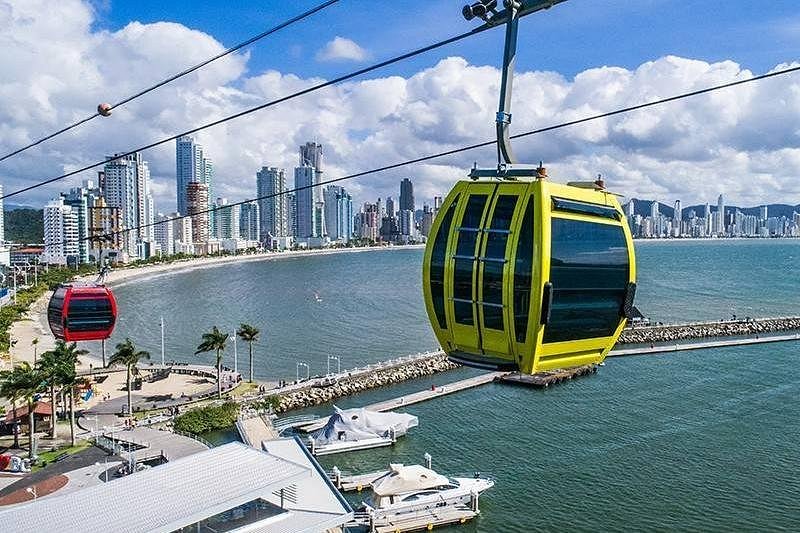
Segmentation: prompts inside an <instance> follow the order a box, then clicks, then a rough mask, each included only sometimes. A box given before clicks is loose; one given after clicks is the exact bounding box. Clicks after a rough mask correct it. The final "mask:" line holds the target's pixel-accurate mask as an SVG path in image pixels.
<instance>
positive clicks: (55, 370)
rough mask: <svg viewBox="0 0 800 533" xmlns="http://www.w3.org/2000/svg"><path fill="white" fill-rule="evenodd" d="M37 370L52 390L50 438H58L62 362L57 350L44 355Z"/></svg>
mask: <svg viewBox="0 0 800 533" xmlns="http://www.w3.org/2000/svg"><path fill="white" fill-rule="evenodd" d="M36 368H38V369H39V371H40V372H41V373H42V375H43V376H44V379H45V381H46V382H47V386H48V387H49V388H50V406H51V410H52V411H53V416H52V417H51V418H50V438H51V439H55V438H56V407H57V406H56V387H57V386H60V385H61V374H62V373H63V369H62V368H61V361H60V360H59V359H58V354H57V352H56V351H55V350H49V351H47V352H43V353H42V357H40V358H39V360H38V361H37V362H36Z"/></svg>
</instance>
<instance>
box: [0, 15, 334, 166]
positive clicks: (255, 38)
mask: <svg viewBox="0 0 800 533" xmlns="http://www.w3.org/2000/svg"><path fill="white" fill-rule="evenodd" d="M338 1H339V0H327V1H326V2H323V3H321V4H319V5H318V6H316V7H313V8H311V9H309V10H308V11H306V12H305V13H301V14H299V15H297V16H295V17H292V18H290V19H289V20H286V21H284V22H281V23H280V24H278V25H277V26H275V27H273V28H270V29H268V30H266V31H264V32H261V33H259V34H258V35H254V36H253V37H251V38H249V39H247V40H246V41H244V42H241V43H239V44H237V45H236V46H232V47H231V48H228V49H226V50H224V51H222V52H220V53H219V54H217V55H215V56H214V57H210V58H208V59H206V60H205V61H203V62H201V63H198V64H196V65H194V66H192V67H189V68H187V69H186V70H183V71H181V72H178V73H177V74H174V75H172V76H170V77H169V78H166V79H164V80H162V81H160V82H158V83H156V84H155V85H151V86H150V87H147V88H146V89H142V90H141V91H139V92H137V93H135V94H132V95H130V96H128V97H126V98H123V99H122V100H120V101H119V102H117V103H115V104H105V105H103V104H101V105H102V113H101V109H100V106H98V110H97V112H96V113H94V114H92V115H89V116H88V117H86V118H83V119H81V120H79V121H77V122H75V123H73V124H70V125H69V126H65V127H63V128H61V129H60V130H58V131H55V132H53V133H51V134H49V135H46V136H45V137H42V138H41V139H39V140H37V141H34V142H32V143H30V144H28V145H26V146H23V147H22V148H18V149H16V150H14V151H13V152H9V153H7V154H5V155H4V156H2V157H0V161H4V160H6V159H8V158H9V157H12V156H15V155H17V154H19V153H21V152H24V151H25V150H27V149H28V148H33V147H34V146H36V145H38V144H41V143H43V142H45V141H47V140H49V139H52V138H53V137H57V136H58V135H61V134H62V133H66V132H68V131H69V130H71V129H74V128H77V127H78V126H80V125H81V124H85V123H87V122H89V121H90V120H92V119H94V118H97V117H99V116H106V115H108V114H111V111H112V110H113V109H115V108H117V107H120V106H122V105H125V104H127V103H128V102H131V101H133V100H136V99H137V98H139V97H141V96H144V95H145V94H147V93H149V92H151V91H154V90H156V89H158V88H159V87H163V86H164V85H166V84H168V83H171V82H173V81H175V80H177V79H179V78H182V77H183V76H186V75H187V74H191V73H192V72H194V71H196V70H198V69H200V68H203V67H204V66H206V65H208V64H209V63H212V62H214V61H216V60H217V59H220V58H223V57H225V56H227V55H229V54H232V53H233V52H235V51H237V50H240V49H242V48H244V47H245V46H247V45H250V44H253V43H254V42H256V41H259V40H261V39H263V38H264V37H267V36H268V35H272V34H273V33H275V32H277V31H279V30H282V29H284V28H286V27H287V26H291V25H292V24H294V23H296V22H300V21H301V20H303V19H306V18H308V17H310V16H311V15H314V14H315V13H317V12H319V11H322V10H323V9H325V8H326V7H328V6H330V5H332V4H335V3H336V2H338Z"/></svg>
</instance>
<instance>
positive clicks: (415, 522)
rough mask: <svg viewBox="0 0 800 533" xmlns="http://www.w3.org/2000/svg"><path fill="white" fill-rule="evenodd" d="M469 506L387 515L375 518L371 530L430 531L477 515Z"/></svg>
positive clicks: (392, 532) (379, 532)
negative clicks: (412, 513)
mask: <svg viewBox="0 0 800 533" xmlns="http://www.w3.org/2000/svg"><path fill="white" fill-rule="evenodd" d="M478 514H479V512H478V511H473V510H472V509H470V508H469V507H467V506H459V507H439V508H434V509H426V510H424V511H418V512H417V513H415V514H414V515H413V516H403V515H395V516H392V517H390V516H386V517H384V518H377V519H375V520H374V522H373V525H372V529H371V531H374V532H375V533H396V532H405V531H430V530H432V529H433V528H434V527H440V526H447V525H452V524H464V523H466V522H468V521H470V520H472V519H473V518H475V517H476V516H478Z"/></svg>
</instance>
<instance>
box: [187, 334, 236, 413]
mask: <svg viewBox="0 0 800 533" xmlns="http://www.w3.org/2000/svg"><path fill="white" fill-rule="evenodd" d="M226 342H228V334H227V333H222V332H221V331H220V330H219V328H218V327H217V326H214V328H213V329H212V330H211V331H210V332H209V333H203V342H201V343H200V346H198V347H197V351H195V352H194V354H195V355H197V354H199V353H203V352H212V351H215V350H216V352H217V398H222V380H221V379H220V377H221V374H222V352H223V351H225V343H226Z"/></svg>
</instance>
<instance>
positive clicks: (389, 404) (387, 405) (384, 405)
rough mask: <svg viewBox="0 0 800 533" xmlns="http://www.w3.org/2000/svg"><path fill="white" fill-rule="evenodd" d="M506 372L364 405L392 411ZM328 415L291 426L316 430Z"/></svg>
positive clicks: (485, 381) (483, 383) (476, 377)
mask: <svg viewBox="0 0 800 533" xmlns="http://www.w3.org/2000/svg"><path fill="white" fill-rule="evenodd" d="M505 374H507V372H487V373H485V374H481V375H479V376H474V377H471V378H467V379H462V380H461V381H456V382H453V383H448V384H447V385H441V386H438V387H437V386H432V387H431V388H430V389H425V390H423V391H419V392H415V393H412V394H406V395H403V396H400V397H398V398H392V399H390V400H385V401H382V402H378V403H373V404H371V405H367V406H365V407H364V409H366V410H367V411H378V412H381V413H382V412H386V411H393V410H395V409H402V408H403V407H407V406H409V405H414V404H417V403H420V402H425V401H428V400H432V399H434V398H441V397H442V396H447V395H448V394H454V393H456V392H460V391H463V390H467V389H472V388H475V387H480V386H481V385H485V384H487V383H491V382H492V381H495V380H496V379H498V378H500V377H501V376H503V375H505ZM328 418H329V417H327V416H326V417H323V418H318V419H316V420H310V421H304V422H302V421H301V422H298V423H296V424H294V425H292V426H291V427H295V428H297V429H300V430H302V431H305V432H311V431H316V430H318V429H321V428H322V427H323V426H325V423H326V422H327V421H328Z"/></svg>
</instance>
